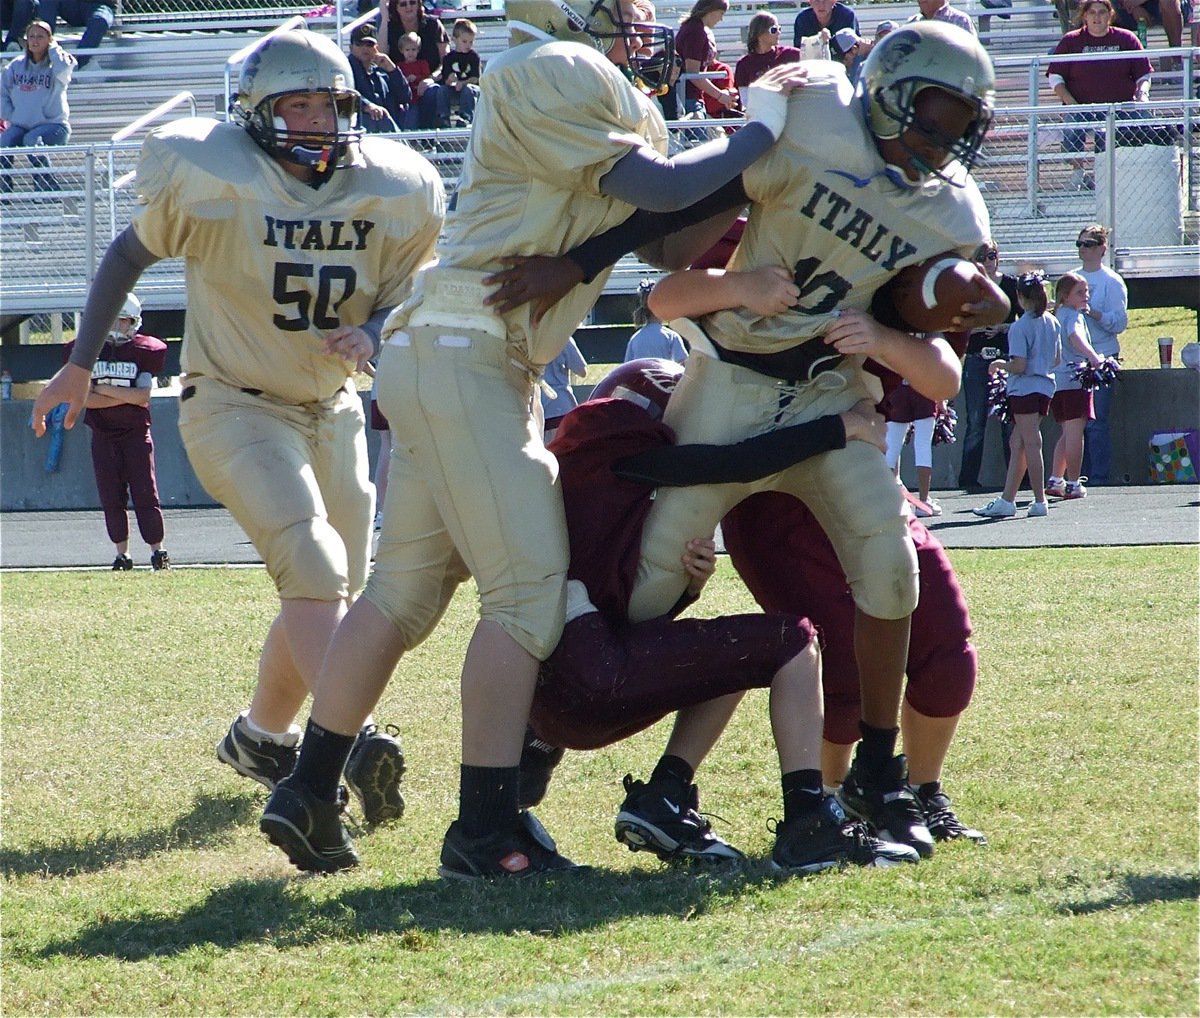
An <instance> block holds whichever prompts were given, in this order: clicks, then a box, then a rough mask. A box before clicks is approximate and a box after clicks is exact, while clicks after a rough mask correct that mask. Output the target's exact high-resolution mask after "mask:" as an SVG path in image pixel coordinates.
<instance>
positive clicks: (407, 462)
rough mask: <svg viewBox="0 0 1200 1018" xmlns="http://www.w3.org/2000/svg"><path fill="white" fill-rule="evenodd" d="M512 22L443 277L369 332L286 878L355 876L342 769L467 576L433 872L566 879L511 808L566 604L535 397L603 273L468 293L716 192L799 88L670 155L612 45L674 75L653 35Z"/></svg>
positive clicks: (517, 9)
mask: <svg viewBox="0 0 1200 1018" xmlns="http://www.w3.org/2000/svg"><path fill="white" fill-rule="evenodd" d="M506 11H507V16H508V23H509V28H510V32H511V36H512V43H513V45H512V46H511V47H510V49H509V50H508V51H507V52H506V53H505V54H503V55H501V56H499V57H496V58H493V59H492V60H491V61H490V62H489V64H488V67H487V70H486V71H485V73H484V75H483V77H482V78H481V81H480V88H481V91H482V99H481V102H480V105H479V108H478V110H477V112H476V117H475V121H474V128H473V133H472V138H471V146H470V149H469V151H468V153H467V157H466V159H465V161H464V164H463V170H462V176H461V182H460V186H459V190H458V192H457V195H456V205H455V209H454V211H452V212H451V214H450V216H449V217H448V219H447V224H446V234H445V240H444V242H443V243H442V244H441V245H440V246H439V262H438V264H437V265H436V266H434V267H430V268H429V269H428V270H427V271H425V272H423V273H422V274H421V276H420V278H419V279H418V282H417V285H416V292H415V295H414V297H413V299H412V300H411V301H409V302H407V303H406V304H405V305H404V306H403V307H402V308H400V309H399V310H398V311H397V313H396V314H395V315H394V316H393V317H392V318H391V319H390V320H389V322H388V325H387V328H386V330H385V340H386V343H385V348H384V353H383V356H382V358H381V360H380V366H379V372H380V385H379V402H380V407H381V409H382V410H383V412H384V413H385V414H386V416H387V418H388V420H389V421H390V422H391V425H392V431H393V441H394V443H395V445H394V452H393V460H392V469H391V472H390V482H389V487H388V501H387V505H385V507H384V518H383V528H382V531H381V534H380V540H379V546H378V550H377V553H376V563H375V568H374V570H373V572H372V574H371V579H370V582H369V583H368V585H367V589H366V591H365V594H364V597H363V598H362V599H360V601H359V602H358V603H357V604H356V605H355V606H354V608H353V609H352V610H351V612H350V614H349V615H348V617H347V620H346V622H345V623H343V625H342V627H341V628H340V629H339V632H338V635H337V636H336V637H335V639H334V642H333V644H332V646H331V650H330V654H329V656H328V657H327V658H326V661H325V664H324V667H323V669H322V674H321V680H320V683H319V686H318V692H317V696H316V699H315V701H314V704H313V710H312V716H311V719H310V721H309V728H308V734H306V736H305V740H304V745H303V747H302V749H301V755H300V759H299V761H298V763H297V767H296V771H295V773H294V774H293V775H292V777H291V778H289V779H288V780H287V781H286V782H284V783H282V784H281V785H280V786H279V787H278V788H277V789H276V790H275V793H274V794H273V795H272V797H271V799H270V801H269V802H268V803H267V809H266V811H265V813H264V815H263V819H262V827H263V830H264V831H265V832H266V833H267V835H268V837H269V838H270V839H271V840H272V841H273V842H275V843H276V844H278V845H279V846H280V847H281V848H283V850H284V851H285V852H286V853H287V855H288V857H289V858H290V859H291V860H292V862H293V863H295V864H296V865H297V866H299V867H300V868H302V869H309V870H336V869H341V868H343V867H346V866H352V865H354V864H355V863H357V861H358V857H357V854H356V853H355V851H354V847H353V845H352V844H351V842H350V839H349V837H348V836H347V834H346V831H345V828H344V826H343V825H342V823H341V821H340V818H339V815H338V808H337V803H336V799H335V797H336V785H337V776H338V774H339V773H340V771H341V765H342V761H344V760H345V754H346V753H347V752H348V751H349V747H350V744H351V742H352V740H353V733H354V732H355V731H357V730H358V726H359V724H360V723H361V721H362V718H363V716H365V715H366V713H367V712H368V711H369V710H370V709H371V708H372V707H373V706H374V705H375V704H376V702H377V701H378V698H379V696H380V694H381V693H382V691H383V689H384V687H385V685H386V684H387V682H388V680H389V679H390V678H391V675H392V672H393V671H394V669H395V666H396V664H397V663H398V661H399V660H400V658H401V657H402V655H403V654H404V653H405V652H406V651H408V650H409V649H411V648H413V647H415V646H416V645H417V644H419V643H420V642H421V641H422V640H423V639H424V638H425V636H426V635H427V634H428V633H429V632H430V630H432V628H433V627H434V626H435V625H436V624H437V621H438V619H439V618H440V617H441V615H442V612H443V611H444V610H445V607H446V605H447V604H448V602H449V599H450V597H451V595H452V594H453V592H454V589H455V588H456V587H457V585H458V584H459V583H460V582H461V581H462V580H463V579H464V578H466V576H467V575H468V574H469V575H471V576H473V577H474V578H475V582H476V584H477V586H478V588H479V594H480V619H479V622H478V624H477V626H476V628H475V632H474V634H473V636H472V639H471V642H470V645H469V647H468V649H467V655H466V660H465V661H464V664H463V676H462V686H461V690H462V712H463V742H462V746H463V755H462V761H463V765H462V770H461V775H460V796H459V814H458V818H457V819H456V820H455V821H454V822H453V823H452V824H451V825H450V827H449V829H448V830H447V832H446V837H445V840H444V842H443V846H442V853H441V867H440V872H441V873H442V874H443V875H444V876H448V877H460V878H466V879H472V878H478V877H490V876H523V875H526V874H529V873H534V872H546V871H553V870H563V869H569V868H572V864H571V863H570V861H569V860H567V859H566V858H564V857H563V856H562V855H560V854H559V853H558V852H557V851H555V850H551V849H548V848H547V847H546V846H545V844H544V843H543V842H542V841H540V840H538V839H537V838H536V837H534V836H533V835H531V833H530V832H529V830H528V829H527V827H526V826H524V825H522V823H521V817H520V815H519V811H518V808H517V805H518V804H517V766H518V762H519V759H520V754H521V741H522V737H523V733H524V730H525V722H526V720H527V718H528V716H529V703H530V699H531V698H532V695H533V688H534V683H535V681H536V677H537V669H538V664H539V662H541V661H542V660H544V659H545V658H546V657H547V656H548V655H549V654H550V652H551V651H552V650H553V649H554V646H555V644H557V642H558V638H559V635H560V633H561V630H562V626H563V612H564V606H565V600H566V596H565V595H566V569H567V536H566V525H565V522H564V520H563V509H562V499H561V495H560V493H559V491H558V489H557V487H556V485H555V479H556V473H557V466H556V464H555V462H554V458H553V457H552V456H550V455H549V454H548V453H547V452H546V451H545V448H544V447H543V445H542V442H541V433H542V424H541V421H540V420H538V411H537V405H538V396H537V385H536V383H537V380H538V377H539V375H540V373H541V370H542V367H543V366H544V365H545V364H546V363H547V362H548V361H549V360H550V359H551V358H552V357H553V356H554V355H555V354H556V353H557V352H558V350H559V349H561V347H562V343H563V337H564V336H569V335H571V333H572V332H573V331H574V329H575V327H576V326H577V325H578V324H579V322H580V321H581V319H582V317H583V315H584V314H585V313H586V311H587V309H588V308H589V307H590V306H591V305H592V303H593V302H594V300H595V298H596V296H597V295H598V293H599V292H600V289H601V288H602V287H603V284H604V276H603V275H602V276H601V277H600V278H597V279H595V280H594V281H592V282H591V283H590V284H589V285H583V286H577V287H575V288H574V289H573V290H572V291H571V293H570V294H569V295H568V296H567V297H566V298H565V299H564V300H563V301H562V303H561V304H559V305H558V307H556V308H555V309H554V310H553V311H552V312H551V313H550V314H548V315H547V316H546V318H545V320H544V321H542V322H541V323H540V324H538V325H535V324H534V323H533V322H532V321H531V320H530V317H529V315H528V313H527V312H524V311H519V312H515V313H513V314H509V315H500V314H497V313H496V312H495V311H494V310H493V309H492V308H490V307H488V306H486V305H485V304H484V297H485V295H486V290H485V288H484V286H483V279H484V277H485V276H486V275H487V274H488V273H489V272H490V271H494V270H495V269H497V268H499V267H500V266H501V265H502V261H501V259H502V258H504V257H505V256H507V255H510V254H520V253H524V252H528V251H531V250H544V249H547V248H548V249H550V250H554V251H562V250H566V249H567V248H569V247H571V246H573V245H575V244H578V243H580V242H581V241H583V240H584V239H586V238H587V237H589V236H591V235H592V234H594V233H598V232H601V231H603V230H606V229H608V228H609V227H610V226H613V225H615V224H617V223H619V222H621V221H622V220H624V219H625V218H627V217H628V215H629V214H630V212H631V211H632V209H633V208H634V207H636V205H637V204H638V203H639V202H648V203H650V204H651V205H652V206H654V207H657V208H660V209H663V210H670V209H678V208H682V207H683V206H685V205H687V204H689V203H691V202H692V201H694V200H696V199H698V198H699V197H701V196H703V195H705V194H707V193H709V192H711V191H712V190H714V189H715V188H717V187H719V186H720V185H721V184H723V183H726V182H727V181H728V180H730V179H732V178H733V177H734V176H736V175H737V174H738V173H740V172H741V171H742V170H743V169H744V168H745V167H746V166H747V165H749V164H750V162H752V161H753V160H754V159H755V158H757V157H758V156H760V155H761V154H762V153H763V152H765V151H767V150H768V149H769V148H770V146H771V145H772V144H774V142H775V139H776V137H777V135H778V133H779V132H780V131H781V130H782V125H783V121H784V119H785V117H786V106H787V103H786V94H787V91H788V90H789V89H790V88H792V87H795V85H797V84H798V83H800V82H801V81H802V80H803V73H802V72H799V71H796V70H795V69H794V68H784V69H780V73H777V74H775V75H774V77H770V76H764V78H762V79H760V81H759V82H757V83H756V89H757V91H756V92H755V93H754V94H753V95H752V96H751V103H750V108H751V116H752V118H753V119H752V122H751V123H750V124H748V125H747V126H746V127H745V128H744V129H743V130H742V131H740V132H738V136H737V137H734V138H731V139H728V140H721V141H719V142H715V143H712V144H710V145H708V146H704V147H702V148H700V149H696V150H693V151H691V152H687V153H683V154H681V155H680V156H677V157H675V158H674V159H667V158H665V156H664V155H663V154H662V153H663V152H664V151H665V148H666V125H665V123H664V122H663V120H662V116H661V114H660V113H659V112H658V110H657V108H656V106H655V105H654V104H653V103H652V102H651V100H650V99H649V98H648V97H647V96H646V94H645V93H644V92H642V91H640V90H639V89H638V88H636V87H635V86H634V84H633V83H632V81H631V80H630V76H638V75H643V76H644V75H645V74H646V73H647V68H648V64H646V63H643V61H642V57H641V56H640V55H632V56H631V54H630V52H629V50H627V44H628V46H629V47H630V48H631V49H632V48H633V46H634V40H637V42H638V43H642V44H644V43H647V41H648V40H649V41H650V46H651V47H652V48H653V49H654V50H661V51H662V53H663V54H664V55H665V56H667V57H668V59H667V60H666V61H660V62H658V63H656V64H655V65H654V66H655V67H656V68H657V70H658V71H660V72H661V71H662V70H663V69H665V68H669V67H670V65H671V61H670V59H669V57H670V52H669V46H670V41H669V30H667V29H666V27H665V26H660V25H653V24H647V23H639V22H637V21H636V19H635V18H634V16H633V13H632V8H631V6H630V4H629V2H628V0H606V2H600V3H594V2H587V3H580V2H579V0H576V2H574V3H569V2H565V0H564V2H552V0H511V2H510V3H509V4H508V5H507V7H506ZM743 134H744V135H745V138H744V139H743V138H742V135H743Z"/></svg>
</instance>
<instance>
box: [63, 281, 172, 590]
mask: <svg viewBox="0 0 1200 1018" xmlns="http://www.w3.org/2000/svg"><path fill="white" fill-rule="evenodd" d="M141 324H142V305H141V302H140V301H139V300H138V299H137V297H135V296H134V295H133V294H132V293H131V294H129V296H128V297H126V298H125V304H124V306H123V307H122V308H121V313H120V314H119V315H118V316H117V320H116V322H115V323H114V324H113V327H112V330H111V331H110V332H109V334H108V341H107V342H106V343H105V344H104V347H103V349H101V351H100V355H99V357H97V359H96V363H95V366H94V367H93V368H92V386H91V389H90V391H89V392H88V397H87V404H86V406H87V417H86V418H85V420H86V423H87V425H88V427H89V428H91V429H92V467H93V468H94V470H95V473H96V490H97V491H98V492H99V494H100V507H101V508H102V509H103V510H104V526H105V529H107V530H108V538H109V540H110V541H112V543H113V544H114V545H116V548H117V557H116V558H115V559H114V560H113V565H112V567H113V570H114V571H118V572H119V571H125V570H129V569H132V568H133V559H132V558H130V556H129V516H128V515H127V513H126V507H127V505H128V504H129V501H130V500H132V501H133V512H134V516H135V517H136V518H137V525H138V532H139V533H140V534H141V535H142V540H143V541H145V542H146V543H147V544H148V545H149V546H150V551H151V554H150V565H151V566H152V567H153V568H154V569H156V570H157V569H169V568H170V566H171V559H170V557H169V556H168V555H167V553H166V551H165V550H164V549H163V546H162V545H163V537H164V536H165V527H164V525H163V514H162V507H161V505H160V504H159V500H158V481H157V478H156V477H155V472H154V439H153V438H152V437H151V435H150V391H151V390H152V389H153V388H154V379H155V378H156V377H157V376H158V375H160V374H162V370H163V366H164V365H165V364H166V359H167V344H166V343H164V342H163V341H162V340H161V339H156V338H155V337H154V336H143V335H142V334H141V333H139V332H138V329H139V328H141ZM74 347H75V344H74V342H73V341H72V342H70V343H68V344H67V346H66V351H65V354H66V356H67V357H68V358H69V357H70V356H71V351H72V350H73V349H74Z"/></svg>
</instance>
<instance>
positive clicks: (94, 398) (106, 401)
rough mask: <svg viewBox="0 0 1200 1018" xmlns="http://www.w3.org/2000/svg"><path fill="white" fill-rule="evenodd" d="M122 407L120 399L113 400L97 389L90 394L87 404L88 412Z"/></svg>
mask: <svg viewBox="0 0 1200 1018" xmlns="http://www.w3.org/2000/svg"><path fill="white" fill-rule="evenodd" d="M120 405H121V401H120V400H119V399H113V398H112V396H108V395H106V394H105V393H102V392H98V391H97V390H96V389H93V390H92V391H91V392H89V393H88V398H87V403H86V404H85V406H86V408H87V409H88V410H107V409H108V408H109V407H112V406H120Z"/></svg>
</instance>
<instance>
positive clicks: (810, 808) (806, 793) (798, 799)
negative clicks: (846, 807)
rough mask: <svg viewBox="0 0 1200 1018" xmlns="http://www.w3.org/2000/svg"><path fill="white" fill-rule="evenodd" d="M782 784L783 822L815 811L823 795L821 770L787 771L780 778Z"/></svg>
mask: <svg viewBox="0 0 1200 1018" xmlns="http://www.w3.org/2000/svg"><path fill="white" fill-rule="evenodd" d="M781 781H782V784H783V822H784V823H785V824H786V823H788V822H789V821H791V820H796V819H798V818H800V817H802V816H806V815H807V814H809V813H813V812H815V811H816V808H817V807H818V806H819V805H821V799H822V797H823V795H824V792H823V791H822V785H821V772H820V771H819V770H817V769H816V768H815V767H814V768H812V769H811V770H809V769H805V770H800V771H788V772H787V774H785V775H784V776H783V778H782V779H781Z"/></svg>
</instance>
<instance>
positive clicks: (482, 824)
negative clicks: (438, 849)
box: [458, 764, 521, 838]
mask: <svg viewBox="0 0 1200 1018" xmlns="http://www.w3.org/2000/svg"><path fill="white" fill-rule="evenodd" d="M520 783H521V771H520V768H518V767H473V766H469V765H468V764H462V765H461V767H460V768H459V785H458V822H459V824H460V826H461V827H462V830H463V834H465V835H466V836H467V837H468V838H481V837H483V836H484V835H486V834H495V833H497V832H500V831H508V830H511V829H512V828H514V827H515V826H516V822H517V793H518V791H519V789H520Z"/></svg>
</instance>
